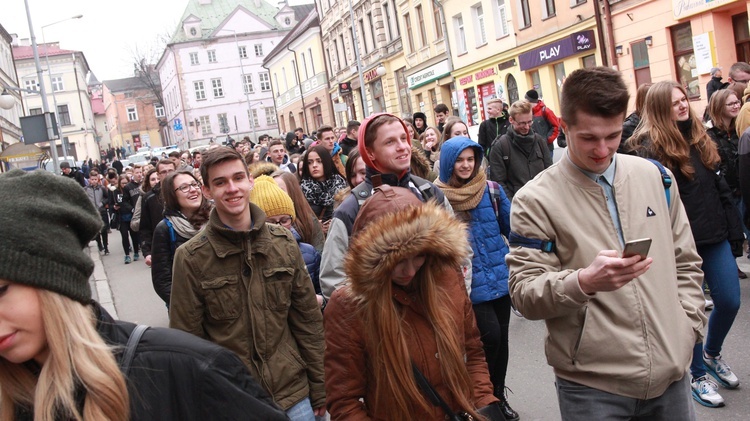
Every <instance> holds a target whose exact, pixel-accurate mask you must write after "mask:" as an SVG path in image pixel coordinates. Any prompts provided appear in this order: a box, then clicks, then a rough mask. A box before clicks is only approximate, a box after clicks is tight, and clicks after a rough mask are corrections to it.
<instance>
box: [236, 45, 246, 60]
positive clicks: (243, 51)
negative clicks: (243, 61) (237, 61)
mask: <svg viewBox="0 0 750 421" xmlns="http://www.w3.org/2000/svg"><path fill="white" fill-rule="evenodd" d="M237 48H238V50H239V53H240V58H247V47H245V46H244V45H240V46H239V47H237Z"/></svg>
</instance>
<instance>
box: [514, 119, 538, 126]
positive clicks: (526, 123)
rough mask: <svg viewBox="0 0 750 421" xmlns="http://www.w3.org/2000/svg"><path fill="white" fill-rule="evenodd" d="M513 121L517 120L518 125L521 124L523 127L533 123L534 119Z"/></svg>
mask: <svg viewBox="0 0 750 421" xmlns="http://www.w3.org/2000/svg"><path fill="white" fill-rule="evenodd" d="M513 121H514V122H515V123H516V124H517V125H519V126H521V127H524V126H531V124H532V123H533V122H534V121H533V120H532V121H518V120H513Z"/></svg>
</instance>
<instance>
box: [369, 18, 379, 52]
mask: <svg viewBox="0 0 750 421" xmlns="http://www.w3.org/2000/svg"><path fill="white" fill-rule="evenodd" d="M367 28H369V29H370V30H369V31H367V40H368V41H370V48H376V47H377V45H375V25H373V23H372V12H368V13H367Z"/></svg>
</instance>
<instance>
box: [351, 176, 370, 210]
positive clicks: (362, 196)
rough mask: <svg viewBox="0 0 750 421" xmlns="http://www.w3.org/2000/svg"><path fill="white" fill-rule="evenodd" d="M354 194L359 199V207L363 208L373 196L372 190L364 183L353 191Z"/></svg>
mask: <svg viewBox="0 0 750 421" xmlns="http://www.w3.org/2000/svg"><path fill="white" fill-rule="evenodd" d="M352 194H353V195H354V197H356V198H357V204H358V205H359V207H362V205H364V204H365V201H366V200H367V199H368V198H369V197H370V196H371V195H372V189H371V188H370V186H369V185H368V184H367V183H364V182H362V183H359V185H358V186H356V187H354V188H353V189H352Z"/></svg>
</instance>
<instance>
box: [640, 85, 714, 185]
mask: <svg viewBox="0 0 750 421" xmlns="http://www.w3.org/2000/svg"><path fill="white" fill-rule="evenodd" d="M675 88H677V89H679V90H680V91H681V92H682V94H683V95H684V96H685V98H687V91H686V90H685V87H683V86H682V85H680V84H679V83H677V82H671V81H662V82H658V83H655V84H654V85H653V86H651V88H650V89H649V90H648V94H646V104H645V106H644V108H643V115H642V116H641V123H640V124H639V125H638V128H637V129H636V130H635V133H633V136H632V137H631V138H630V139H628V141H627V144H628V146H629V147H630V148H631V149H632V150H634V151H636V152H638V151H639V150H641V149H647V150H648V152H649V153H650V154H651V155H653V157H654V158H655V159H656V160H658V161H659V162H661V163H663V164H664V165H665V166H666V167H667V168H669V169H670V170H672V172H677V171H680V172H681V173H682V174H683V175H684V176H685V177H687V178H688V179H691V180H692V178H693V175H694V174H695V168H693V165H692V164H691V163H690V148H692V147H695V148H696V149H697V150H698V152H700V157H701V162H702V163H703V165H704V166H705V167H706V168H709V169H711V170H713V169H714V167H716V164H718V163H719V161H720V160H721V159H720V158H719V153H718V152H717V150H716V144H715V143H714V142H713V141H712V140H711V138H709V137H708V134H706V129H705V128H704V127H703V123H701V120H700V119H699V118H698V117H697V116H696V115H695V112H694V111H693V108H692V107H690V106H689V104H688V113H689V121H690V135H689V138H688V139H685V138H683V136H682V133H680V130H679V128H678V126H677V122H676V121H675V120H674V117H673V116H672V92H673V91H674V89H675Z"/></svg>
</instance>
